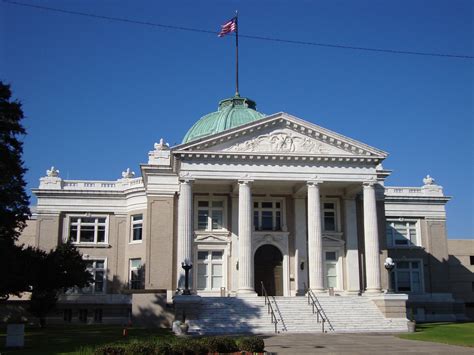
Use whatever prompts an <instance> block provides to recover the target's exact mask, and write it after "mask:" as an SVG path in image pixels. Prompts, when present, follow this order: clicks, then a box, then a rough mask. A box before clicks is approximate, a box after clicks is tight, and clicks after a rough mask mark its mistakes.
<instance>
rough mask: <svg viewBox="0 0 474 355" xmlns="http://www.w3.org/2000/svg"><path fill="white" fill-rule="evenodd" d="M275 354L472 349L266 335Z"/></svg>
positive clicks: (377, 337)
mask: <svg viewBox="0 0 474 355" xmlns="http://www.w3.org/2000/svg"><path fill="white" fill-rule="evenodd" d="M264 338H265V350H266V351H268V352H272V353H276V354H291V355H300V354H323V353H324V354H370V355H377V354H402V353H412V354H473V353H474V349H473V348H467V347H461V346H454V345H445V344H439V343H431V342H424V341H416V340H406V339H400V338H398V337H396V336H394V335H387V334H321V333H316V334H284V335H277V336H276V335H275V336H268V335H267V336H264Z"/></svg>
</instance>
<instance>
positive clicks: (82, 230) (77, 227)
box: [69, 216, 107, 243]
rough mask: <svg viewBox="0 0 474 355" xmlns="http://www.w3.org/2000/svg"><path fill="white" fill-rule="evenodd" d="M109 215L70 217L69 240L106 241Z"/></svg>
mask: <svg viewBox="0 0 474 355" xmlns="http://www.w3.org/2000/svg"><path fill="white" fill-rule="evenodd" d="M106 230H107V217H74V216H71V217H69V240H71V241H72V242H73V243H106V242H107V235H106V234H107V233H106Z"/></svg>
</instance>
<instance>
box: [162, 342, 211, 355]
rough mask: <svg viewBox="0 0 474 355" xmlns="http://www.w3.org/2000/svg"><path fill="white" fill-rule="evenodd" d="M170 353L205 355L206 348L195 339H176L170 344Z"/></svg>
mask: <svg viewBox="0 0 474 355" xmlns="http://www.w3.org/2000/svg"><path fill="white" fill-rule="evenodd" d="M171 353H172V354H176V355H194V354H198V355H201V354H207V348H206V346H204V344H202V342H201V341H199V340H197V339H189V338H184V339H177V340H176V341H175V342H174V343H172V344H171Z"/></svg>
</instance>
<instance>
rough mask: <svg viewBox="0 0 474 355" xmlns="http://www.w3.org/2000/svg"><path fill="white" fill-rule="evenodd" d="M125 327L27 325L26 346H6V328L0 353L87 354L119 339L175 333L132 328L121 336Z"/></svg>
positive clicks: (167, 336) (0, 336) (0, 339)
mask: <svg viewBox="0 0 474 355" xmlns="http://www.w3.org/2000/svg"><path fill="white" fill-rule="evenodd" d="M122 330H123V327H121V326H111V325H102V326H100V325H88V326H62V327H61V326H48V327H46V328H44V329H40V328H27V329H26V331H25V347H24V348H23V349H21V350H20V349H18V350H11V349H8V350H7V349H5V338H6V329H1V330H0V354H2V355H3V354H12V355H21V354H35V355H37V354H38V355H39V354H88V353H91V352H92V349H93V348H94V347H96V346H97V345H102V344H107V343H111V342H117V341H133V340H146V339H152V338H153V339H157V338H162V339H163V340H165V339H171V338H173V337H174V335H173V334H172V333H171V332H170V331H169V330H168V329H159V328H156V329H145V328H130V329H129V333H128V337H127V338H124V337H123V336H122Z"/></svg>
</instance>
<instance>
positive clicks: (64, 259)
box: [29, 243, 92, 326]
mask: <svg viewBox="0 0 474 355" xmlns="http://www.w3.org/2000/svg"><path fill="white" fill-rule="evenodd" d="M33 259H35V260H36V263H35V264H36V265H37V271H36V275H35V277H34V280H32V293H31V301H30V307H29V310H30V312H31V313H32V314H33V315H35V316H36V317H38V318H39V320H40V325H41V326H44V325H45V323H46V322H45V317H46V315H47V314H48V313H49V311H51V310H52V309H54V307H55V306H56V303H57V301H58V296H59V294H60V293H61V292H63V291H64V290H65V289H70V288H74V287H78V288H82V287H86V286H88V285H89V284H90V282H91V281H92V275H91V274H90V272H88V271H87V270H86V269H87V261H86V260H84V259H83V258H82V255H81V253H79V251H78V250H77V249H76V247H75V246H74V245H73V244H71V243H65V244H60V245H58V247H57V248H56V249H54V250H51V252H49V253H44V252H42V251H41V250H37V254H36V255H35V256H34V257H33Z"/></svg>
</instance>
